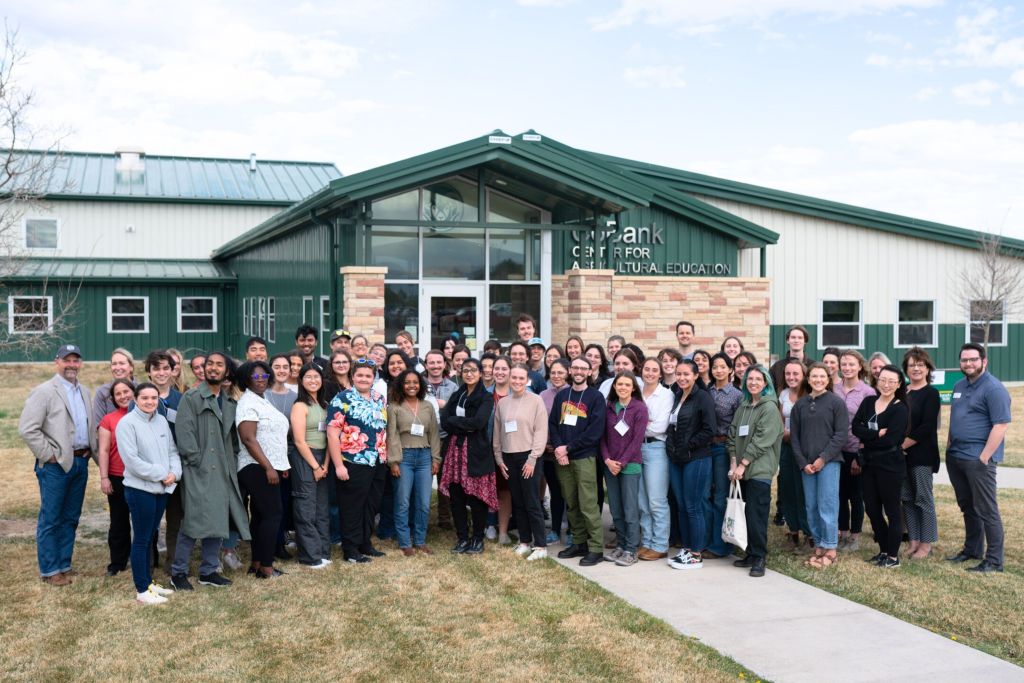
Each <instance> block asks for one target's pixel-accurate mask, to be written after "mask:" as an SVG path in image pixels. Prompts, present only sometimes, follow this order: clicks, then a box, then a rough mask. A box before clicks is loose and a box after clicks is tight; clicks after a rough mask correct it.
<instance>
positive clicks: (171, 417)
mask: <svg viewBox="0 0 1024 683" xmlns="http://www.w3.org/2000/svg"><path fill="white" fill-rule="evenodd" d="M177 419H178V411H177V410H175V409H174V408H168V409H167V421H168V422H170V423H171V424H174V421H175V420H177Z"/></svg>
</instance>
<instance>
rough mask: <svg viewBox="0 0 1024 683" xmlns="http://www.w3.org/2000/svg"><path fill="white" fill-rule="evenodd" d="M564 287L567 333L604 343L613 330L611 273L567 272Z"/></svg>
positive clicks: (612, 275) (606, 271) (611, 271)
mask: <svg viewBox="0 0 1024 683" xmlns="http://www.w3.org/2000/svg"><path fill="white" fill-rule="evenodd" d="M566 275H567V276H568V286H567V287H566V290H565V291H566V295H567V304H566V318H567V321H566V322H567V325H566V327H567V328H568V331H569V334H578V335H580V336H581V337H583V339H585V340H587V341H588V342H591V341H596V342H598V343H600V344H604V343H605V341H606V340H607V339H608V337H610V336H611V335H612V334H614V332H613V331H612V292H613V287H614V278H615V271H614V270H570V271H569V272H568V273H566Z"/></svg>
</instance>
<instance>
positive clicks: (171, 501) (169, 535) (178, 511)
mask: <svg viewBox="0 0 1024 683" xmlns="http://www.w3.org/2000/svg"><path fill="white" fill-rule="evenodd" d="M182 486H185V482H183V481H181V482H178V486H177V487H176V488H175V489H174V493H171V494H169V495H168V496H167V508H166V509H165V510H164V519H165V520H167V529H166V530H165V537H166V543H165V545H166V546H167V558H166V560H165V565H166V569H167V573H168V574H169V573H170V572H171V563H172V562H174V552H175V549H176V548H177V547H178V529H180V528H181V522H182V520H183V519H185V508H184V507H182V502H181V496H182V493H181V487H182ZM158 526H159V525H158Z"/></svg>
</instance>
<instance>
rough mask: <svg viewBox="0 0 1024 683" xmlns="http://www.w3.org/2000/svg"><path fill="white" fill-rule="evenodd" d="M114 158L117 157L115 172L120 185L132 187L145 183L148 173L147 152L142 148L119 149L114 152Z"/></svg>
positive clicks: (126, 147)
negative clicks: (146, 173)
mask: <svg viewBox="0 0 1024 683" xmlns="http://www.w3.org/2000/svg"><path fill="white" fill-rule="evenodd" d="M114 156H115V157H117V163H116V164H115V166H114V171H115V173H116V174H117V182H118V183H124V184H128V185H132V184H136V183H141V182H142V181H143V178H144V174H145V172H146V161H145V157H146V151H145V150H144V149H142V147H136V146H131V145H127V146H122V147H118V148H117V149H116V150H114Z"/></svg>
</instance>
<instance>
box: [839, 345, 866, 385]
mask: <svg viewBox="0 0 1024 683" xmlns="http://www.w3.org/2000/svg"><path fill="white" fill-rule="evenodd" d="M846 356H850V357H851V358H856V359H857V362H858V363H860V372H858V373H857V377H858V378H860V379H862V380H863V379H867V378H868V375H870V374H871V373H870V372H869V371H868V362H867V361H866V360H864V356H862V355H860V351H857V350H855V349H843V351H842V353H840V354H839V363H840V365H841V364H842V362H843V358H845V357H846ZM841 373H842V370H840V376H841Z"/></svg>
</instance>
